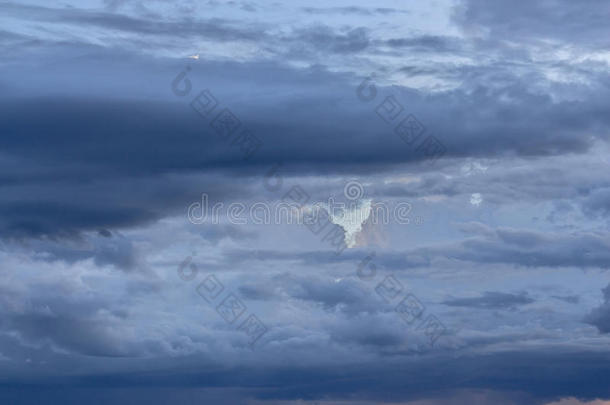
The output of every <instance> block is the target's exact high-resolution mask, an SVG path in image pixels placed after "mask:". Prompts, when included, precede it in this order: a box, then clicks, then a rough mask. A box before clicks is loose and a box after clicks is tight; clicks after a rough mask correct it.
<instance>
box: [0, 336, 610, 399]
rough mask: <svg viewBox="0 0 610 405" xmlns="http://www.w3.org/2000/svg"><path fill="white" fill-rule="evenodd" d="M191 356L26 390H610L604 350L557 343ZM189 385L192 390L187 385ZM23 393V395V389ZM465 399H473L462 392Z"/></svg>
mask: <svg viewBox="0 0 610 405" xmlns="http://www.w3.org/2000/svg"><path fill="white" fill-rule="evenodd" d="M369 333H371V332H369ZM193 360H196V359H185V358H181V359H177V360H168V361H166V364H165V365H164V367H163V366H162V365H161V364H157V365H154V363H150V362H149V363H148V365H149V367H151V366H152V367H155V371H154V372H150V371H149V372H145V373H144V372H140V371H137V372H136V371H130V372H116V373H113V374H111V375H109V374H104V375H102V374H100V375H95V374H94V375H86V376H80V377H76V378H75V377H63V376H57V375H55V376H53V377H50V378H47V379H46V382H47V384H50V385H46V384H40V385H33V384H31V383H30V384H29V386H30V390H37V389H43V390H44V389H46V390H49V391H48V392H50V394H49V395H51V396H49V397H46V398H47V399H49V398H66V399H68V400H69V398H70V396H71V395H74V394H76V392H71V390H79V389H83V388H89V389H92V388H98V389H101V388H103V389H105V390H107V391H110V392H114V390H116V389H117V388H121V389H122V390H124V391H125V392H124V393H123V394H122V395H123V396H122V397H123V398H130V399H134V398H142V397H143V396H144V397H145V395H146V394H145V393H144V392H141V391H140V392H139V391H138V387H143V386H144V387H157V389H158V388H159V387H163V388H165V389H173V390H175V391H176V392H177V393H180V392H182V395H184V393H183V391H184V390H189V391H190V392H191V393H192V395H194V396H195V398H190V399H188V397H186V396H185V398H187V401H191V402H185V403H188V404H190V403H193V404H195V403H201V401H202V400H209V399H210V398H214V397H213V396H212V395H213V394H211V393H210V392H206V391H205V389H206V388H208V389H209V388H217V389H218V388H222V387H224V388H228V387H230V388H231V392H233V393H234V394H236V393H240V394H241V397H240V398H236V399H234V401H235V402H229V401H230V399H229V400H227V401H226V402H225V401H224V400H223V403H229V404H233V403H234V404H243V403H246V402H247V399H258V400H268V401H273V400H299V399H301V400H312V401H313V400H346V399H349V398H359V399H360V400H368V401H375V402H383V401H393V402H398V401H409V400H417V399H424V398H431V399H433V400H436V401H439V402H440V403H443V402H442V401H447V400H449V399H450V398H452V397H453V398H455V397H456V396H457V397H460V396H461V395H459V394H458V393H457V392H456V391H457V390H490V391H497V392H498V394H497V397H496V398H495V400H494V402H493V403H500V404H502V403H506V404H511V405H514V404H519V405H524V404H531V405H534V404H544V403H548V402H551V401H553V400H556V399H557V398H560V397H562V396H574V397H578V398H581V399H582V400H593V399H595V398H599V397H607V396H608V395H610V391H609V390H608V387H607V385H606V384H603V381H604V380H603V379H604V376H605V375H607V373H608V372H610V370H609V368H608V360H609V358H608V355H607V354H603V353H599V352H586V351H578V350H565V349H563V348H561V347H552V348H549V349H547V350H539V351H533V350H529V351H505V352H503V353H494V354H485V355H476V354H469V355H464V356H459V357H456V356H452V355H447V354H439V355H434V356H420V357H411V358H408V357H406V356H403V357H401V358H400V361H392V360H390V359H388V358H386V359H381V360H378V361H377V362H375V363H371V364H367V365H363V364H357V365H341V366H337V365H331V366H326V367H306V366H299V365H298V364H294V365H291V366H287V365H285V366H273V367H268V366H267V367H265V368H264V369H261V367H258V368H256V369H254V368H249V367H246V366H241V367H231V366H228V365H227V366H223V365H211V364H206V363H205V362H204V363H200V364H202V366H200V367H198V368H196V367H194V364H193V363H192V361H193ZM160 366H161V367H160ZM167 370H171V371H167ZM56 384H61V385H62V389H63V390H67V391H63V392H61V391H55V392H53V391H52V390H51V387H52V386H53V385H56ZM13 386H14V385H13ZM66 387H70V388H66ZM260 387H264V388H260ZM113 389H114V390H113ZM193 389H198V391H192V390H193ZM77 392H78V391H77ZM479 392H480V391H479ZM525 392H527V394H525ZM11 393H13V395H14V388H13V390H11V389H10V388H9V387H7V386H4V387H3V388H1V389H0V395H3V396H4V397H5V398H6V397H8V396H9V395H10V394H11ZM519 393H520V394H519ZM129 394H131V395H129ZM195 394H197V395H195ZM21 395H23V397H25V398H28V399H29V397H28V395H27V394H26V393H25V392H22V393H21ZM106 395H112V394H106ZM115 395H119V394H115ZM23 397H22V398H23ZM111 397H112V398H116V397H114V396H111ZM102 398H106V396H102ZM95 401H99V402H95ZM501 401H506V402H501ZM89 402H90V403H94V404H97V403H100V404H101V403H111V402H107V401H106V402H104V401H103V400H101V399H100V398H98V397H97V396H92V397H91V398H90V399H89ZM206 402H207V401H206ZM148 403H151V404H155V405H156V404H165V403H169V402H166V398H165V397H164V396H162V397H161V398H157V399H150V402H148ZM271 403H273V402H271ZM450 403H455V402H450ZM464 403H465V404H468V403H472V402H470V401H468V400H467V399H465V400H464ZM483 403H486V402H483Z"/></svg>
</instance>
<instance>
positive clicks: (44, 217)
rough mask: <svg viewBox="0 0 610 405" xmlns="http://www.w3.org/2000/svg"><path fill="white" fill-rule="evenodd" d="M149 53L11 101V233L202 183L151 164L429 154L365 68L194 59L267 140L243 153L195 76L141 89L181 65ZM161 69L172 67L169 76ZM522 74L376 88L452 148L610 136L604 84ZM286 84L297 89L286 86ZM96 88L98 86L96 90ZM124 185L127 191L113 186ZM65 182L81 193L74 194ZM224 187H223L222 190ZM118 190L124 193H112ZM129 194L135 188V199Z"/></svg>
mask: <svg viewBox="0 0 610 405" xmlns="http://www.w3.org/2000/svg"><path fill="white" fill-rule="evenodd" d="M349 35H351V34H349ZM349 35H348V37H346V42H341V41H339V42H338V43H335V44H334V45H332V42H331V45H329V46H332V47H335V46H336V47H338V48H337V49H335V51H339V48H341V47H344V48H345V50H346V51H347V50H349V49H351V47H352V46H355V47H356V48H357V47H358V46H360V45H354V44H352V41H351V39H349ZM354 35H356V34H354ZM359 35H360V34H358V35H356V37H359ZM314 38H315V35H314V37H312V40H314ZM355 43H358V40H356V41H355ZM111 56H112V53H106V54H105V55H104V54H102V55H100V59H98V60H97V63H96V64H89V65H90V66H89V65H87V64H84V65H82V66H80V67H79V64H80V63H81V62H75V63H72V64H71V65H65V68H66V69H68V70H69V71H71V72H72V76H71V78H70V80H69V82H67V83H69V86H70V87H71V88H72V87H74V86H75V85H77V84H78V83H84V82H89V81H88V80H87V79H86V76H87V75H88V74H92V73H93V72H88V71H87V70H86V69H89V68H90V69H93V70H94V71H96V69H97V70H99V69H101V66H103V65H104V64H105V63H107V62H105V61H107V60H108V59H107V58H110V57H111ZM151 63H152V62H151V61H150V60H148V59H146V58H144V59H140V58H131V59H127V60H125V61H123V62H121V63H119V64H116V63H115V64H114V65H109V66H108V68H109V69H110V71H114V72H115V73H116V77H118V78H120V79H118V80H117V82H116V83H113V82H107V83H94V84H93V86H94V87H93V88H92V89H91V90H92V91H91V92H90V94H89V95H88V96H87V97H83V96H80V95H79V96H73V97H58V96H54V95H52V93H51V94H49V95H48V96H45V97H39V98H31V97H26V96H22V97H21V98H20V100H19V101H16V100H11V101H8V100H6V99H5V100H4V101H3V102H2V108H3V110H4V111H5V113H6V114H4V115H3V118H2V120H1V121H0V131H2V133H3V134H5V135H4V136H3V137H2V138H1V139H0V146H1V147H2V148H3V152H4V156H6V157H7V158H6V159H4V160H2V161H0V164H1V165H2V166H3V174H2V176H0V181H2V182H3V183H4V184H7V185H11V184H17V183H16V182H19V184H21V186H20V187H18V188H17V189H16V191H17V192H22V193H26V192H27V198H24V199H23V198H22V199H21V200H20V201H19V203H16V202H15V201H16V200H15V199H14V198H12V199H7V198H6V197H5V198H4V199H3V200H2V201H0V212H3V213H4V214H5V215H4V216H3V218H5V220H4V224H2V225H1V226H0V227H1V228H3V232H4V233H5V234H7V233H8V234H15V235H37V234H38V235H41V234H42V235H44V234H62V233H63V234H71V233H74V232H78V231H79V230H80V229H95V230H97V229H99V228H116V227H123V226H133V225H136V224H142V223H147V222H150V221H154V220H155V219H157V218H159V217H162V216H163V215H166V213H167V212H171V211H172V210H175V209H177V208H179V207H180V206H181V205H182V207H184V204H185V203H186V202H187V201H193V200H195V199H196V198H197V197H196V196H195V193H194V191H195V190H194V189H190V190H187V188H189V187H192V183H191V181H192V180H185V179H178V180H172V182H158V183H159V185H158V186H156V187H161V188H160V189H159V190H157V191H155V190H153V189H151V188H148V187H147V188H146V189H143V188H142V187H139V186H138V183H140V184H142V183H141V182H142V181H144V180H142V179H146V177H147V176H156V177H158V176H163V175H170V174H174V173H183V174H184V173H191V174H196V173H199V172H202V171H204V170H206V171H207V170H210V169H214V170H223V171H230V172H232V173H233V174H240V175H246V174H247V175H263V174H264V173H265V171H266V170H268V168H270V167H271V166H272V165H273V164H275V163H277V162H285V165H284V170H286V172H287V173H288V172H289V171H290V170H291V169H292V170H294V169H296V168H299V167H300V169H299V170H303V168H306V169H305V170H307V171H314V172H325V173H333V172H335V173H339V172H341V171H342V170H345V169H346V168H350V167H351V168H353V167H356V166H359V167H360V168H361V170H362V167H366V166H371V167H374V166H377V167H383V166H387V165H391V164H398V163H409V162H416V161H418V160H419V159H421V155H418V154H416V153H415V152H414V151H413V150H412V149H410V148H408V147H407V146H406V145H404V144H403V143H402V141H401V140H400V139H399V138H398V137H397V136H396V135H395V134H393V133H392V126H390V125H387V124H385V123H384V122H383V121H382V120H381V118H379V117H378V116H377V115H376V114H375V112H374V110H375V108H376V107H377V106H378V105H379V104H380V103H381V102H382V101H383V97H385V95H384V96H379V97H378V99H377V101H375V102H374V103H369V104H364V103H362V102H360V101H359V100H358V99H357V98H356V93H355V92H356V87H357V85H358V82H357V80H353V78H350V76H347V75H340V74H333V73H329V72H326V71H324V70H320V69H308V70H301V71H299V70H294V69H288V68H283V67H280V66H278V65H269V64H252V65H248V64H243V65H239V64H230V63H228V64H227V63H225V64H215V63H209V64H196V65H195V66H194V68H195V69H194V70H193V75H192V77H191V78H190V79H191V80H192V81H193V83H194V86H200V87H201V88H205V86H208V85H210V84H211V83H216V79H218V80H220V81H219V82H217V86H219V87H218V89H219V90H216V88H214V89H212V91H213V93H214V94H215V96H216V97H217V98H218V99H219V100H221V103H222V105H226V106H229V107H230V108H231V109H232V110H233V112H234V113H235V114H236V115H237V116H238V117H239V119H240V120H241V121H242V123H243V128H248V129H249V130H251V131H252V132H253V133H254V134H256V136H257V137H259V138H260V139H261V140H262V141H263V143H264V146H263V147H262V148H261V149H260V150H259V151H258V152H257V153H256V154H255V155H254V156H252V157H251V158H250V159H248V160H246V161H244V160H243V159H242V157H243V156H242V155H240V151H239V149H238V148H232V147H230V146H229V145H228V144H227V143H226V141H224V140H223V139H221V138H219V137H218V136H217V135H216V134H215V133H214V132H213V130H212V129H211V128H210V126H209V125H208V124H209V123H208V121H206V120H204V119H202V118H201V117H199V116H198V115H197V114H196V113H195V112H194V111H192V109H191V108H190V107H189V106H188V101H189V100H190V99H191V97H194V96H195V95H196V92H195V90H193V92H192V94H191V96H190V97H188V100H185V101H184V102H182V100H176V99H174V101H164V100H167V96H164V97H163V98H161V99H159V101H143V100H141V98H139V97H138V91H141V90H142V89H140V90H138V87H137V86H138V84H137V83H139V82H144V81H143V78H134V79H133V80H131V81H130V77H132V76H133V71H137V70H139V67H140V66H143V65H142V64H149V66H155V67H154V69H155V70H153V71H150V70H149V71H147V72H145V73H144V74H145V77H149V78H148V82H149V83H150V82H152V83H153V89H154V90H155V91H159V92H165V94H168V90H167V89H168V88H169V84H170V82H171V80H172V79H173V78H174V76H175V75H176V74H177V73H178V72H179V71H180V69H181V67H179V66H176V70H173V71H172V69H170V66H172V65H171V64H170V65H168V66H163V65H159V62H156V63H155V64H152V65H151ZM173 66H175V65H173ZM128 68H133V70H128ZM6 69H9V68H6ZM34 71H37V69H34ZM34 71H33V72H34ZM160 71H162V72H167V73H166V74H167V76H166V75H161V74H159V73H160ZM33 72H32V73H33ZM269 72H274V73H273V74H271V73H269ZM8 73H9V75H8V76H6V77H7V79H5V80H6V83H5V84H7V85H9V86H17V87H16V88H15V89H13V90H12V91H11V92H10V94H14V92H16V91H17V89H18V88H19V86H26V91H25V92H24V93H25V94H32V93H36V92H37V91H45V92H49V91H50V92H52V91H53V84H52V79H49V80H50V81H49V82H48V83H47V84H46V86H47V87H40V88H38V89H33V88H29V87H28V86H32V84H30V83H29V82H28V81H24V80H23V79H21V82H22V83H23V84H19V81H17V82H14V81H10V79H9V78H11V77H18V76H17V73H16V72H13V71H10V69H9V70H8ZM47 74H48V75H49V77H51V76H52V74H51V73H50V72H49V73H47ZM64 77H65V76H64ZM228 77H232V80H227V78H228ZM62 80H65V79H62ZM513 80H515V82H514V83H513V84H512V85H510V86H508V87H504V88H502V89H492V88H485V87H480V88H478V89H477V90H476V91H474V92H470V91H464V90H459V89H458V90H454V91H448V92H444V93H439V94H436V95H429V96H424V95H423V94H421V93H419V92H417V91H414V90H412V89H407V88H393V89H387V88H382V87H378V90H379V92H380V95H381V94H383V93H386V94H391V93H393V94H394V95H395V96H396V97H397V99H398V100H402V101H403V102H404V105H409V106H414V108H413V111H410V112H413V113H416V114H417V117H418V119H420V120H421V121H422V122H423V123H425V125H426V126H427V127H428V130H429V131H430V132H433V133H435V134H436V135H437V137H438V138H442V142H443V143H444V144H445V145H446V148H447V153H446V156H448V157H461V156H487V157H489V156H501V155H505V154H517V155H526V156H529V155H550V154H563V153H568V152H569V153H573V152H575V151H585V150H587V149H588V148H589V147H590V146H591V144H592V142H593V140H594V139H595V138H594V137H595V136H597V137H600V138H605V137H606V136H607V128H608V121H609V119H608V115H607V114H605V112H604V111H605V110H604V108H603V103H602V98H601V97H600V96H598V97H595V98H593V99H591V100H586V101H578V102H577V101H571V102H553V101H552V100H551V98H550V97H547V96H542V95H536V94H532V93H530V92H529V91H528V89H527V88H526V86H525V84H524V83H520V82H519V80H518V79H517V78H513ZM246 81H247V82H249V83H255V85H254V86H255V87H254V90H253V94H257V91H258V89H260V90H261V93H260V94H261V96H260V97H256V96H255V97H254V98H252V99H250V100H244V99H243V97H240V96H239V91H238V90H237V89H238V88H239V85H240V83H243V82H246ZM121 83H126V86H127V87H128V88H129V87H131V89H130V90H129V93H128V94H129V98H128V99H127V97H126V96H122V97H121V96H119V94H124V93H123V92H114V94H116V96H115V97H111V96H110V95H109V94H112V93H113V91H112V89H113V88H117V90H118V89H120V88H121ZM104 85H105V86H104ZM134 86H135V88H134ZM149 86H150V85H149ZM295 86H296V87H295ZM96 87H99V88H100V90H96ZM102 88H103V89H104V90H102ZM263 88H265V91H264V92H262V89H263ZM290 88H293V89H295V88H296V89H299V90H292V91H289V89H290ZM157 89H158V90H157ZM134 90H135V92H134ZM150 90H151V89H148V91H150ZM55 91H57V90H55ZM96 91H97V92H99V93H101V94H102V95H100V96H97V97H96V96H95V93H96ZM599 91H606V89H600V90H599ZM106 93H109V94H108V95H107V94H106ZM295 93H296V94H298V96H296V97H295V96H294V94H295ZM6 96H8V94H7V95H6ZM407 100H410V101H409V103H407ZM32 116H35V117H36V119H35V120H34V119H32ZM439 117H443V119H442V120H439ZM321 123H324V125H321ZM319 145H323V147H320V146H319ZM252 168H255V169H256V170H254V171H252V170H251V169H252ZM293 173H294V171H293ZM92 176H93V177H94V178H95V179H97V180H98V181H105V182H106V184H105V185H104V186H103V187H101V188H100V189H99V190H97V191H95V190H87V191H86V192H85V190H86V189H87V186H86V185H85V184H86V183H83V182H82V180H83V179H86V178H91V177H92ZM146 182H147V184H152V183H155V182H156V181H155V180H146ZM176 182H177V183H176ZM217 187H218V185H217ZM19 189H22V190H19ZM59 189H63V192H62V193H60V192H59ZM117 189H120V190H121V192H122V193H123V194H117V193H116V190H117ZM139 190H140V191H139ZM144 190H146V193H148V195H144V194H142V193H141V191H144ZM200 190H201V188H200ZM100 192H103V193H104V194H99V193H100ZM243 192H244V190H243V189H240V190H235V189H234V191H233V193H234V194H235V193H238V194H243ZM66 193H70V194H71V195H72V196H71V197H70V198H65V196H66V195H67V194H66ZM225 194H226V192H220V193H217V195H219V198H223V197H222V196H223V195H225ZM13 195H14V196H16V195H19V194H13ZM22 195H24V196H25V195H26V194H22ZM85 195H86V198H85ZM153 195H154V196H155V197H153ZM81 196H82V197H81ZM159 198H160V199H159ZM117 199H120V200H121V204H118V203H116V202H114V203H113V200H117ZM45 200H46V202H45V203H41V202H40V201H45ZM101 201H103V204H102V203H100V202H101ZM129 201H134V202H136V201H137V202H138V205H137V206H136V205H131V204H130V203H129Z"/></svg>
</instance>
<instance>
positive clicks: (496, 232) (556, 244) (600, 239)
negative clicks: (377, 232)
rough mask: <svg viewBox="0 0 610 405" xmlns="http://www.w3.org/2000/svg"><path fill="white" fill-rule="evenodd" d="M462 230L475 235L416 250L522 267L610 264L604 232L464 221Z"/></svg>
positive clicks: (430, 253) (608, 240)
mask: <svg viewBox="0 0 610 405" xmlns="http://www.w3.org/2000/svg"><path fill="white" fill-rule="evenodd" d="M463 230H464V231H466V232H468V233H472V234H476V235H478V236H476V237H473V238H468V239H465V240H463V241H461V242H459V243H458V244H456V245H452V246H446V247H444V248H439V247H435V248H431V249H429V250H427V249H422V250H419V251H418V253H420V254H422V255H432V256H435V255H439V256H441V257H442V256H444V257H447V258H452V259H458V260H465V261H471V262H476V263H506V264H517V265H520V266H526V267H544V266H548V267H566V266H573V267H580V268H587V267H601V268H604V269H607V268H610V254H609V253H608V252H610V250H609V248H610V237H609V236H608V234H607V233H592V232H591V233H586V232H574V233H550V232H538V231H530V230H519V229H511V228H497V229H493V228H490V227H487V226H485V225H482V224H471V225H466V226H464V227H463Z"/></svg>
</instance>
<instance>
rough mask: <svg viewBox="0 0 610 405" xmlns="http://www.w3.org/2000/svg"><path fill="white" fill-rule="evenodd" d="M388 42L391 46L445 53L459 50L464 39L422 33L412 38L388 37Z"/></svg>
mask: <svg viewBox="0 0 610 405" xmlns="http://www.w3.org/2000/svg"><path fill="white" fill-rule="evenodd" d="M386 44H387V45H388V46H390V47H394V48H408V49H410V50H414V51H417V52H433V53H444V52H457V51H459V50H460V48H461V45H462V41H461V40H460V39H459V38H456V37H443V36H434V35H422V36H418V37H410V38H393V39H388V40H386Z"/></svg>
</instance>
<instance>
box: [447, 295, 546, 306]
mask: <svg viewBox="0 0 610 405" xmlns="http://www.w3.org/2000/svg"><path fill="white" fill-rule="evenodd" d="M532 302H534V299H532V298H530V297H528V295H527V294H526V293H521V294H510V293H503V292H495V291H488V292H485V293H483V295H482V296H480V297H473V298H452V299H449V300H445V301H443V304H445V305H449V306H451V307H471V308H482V309H510V308H514V307H517V306H519V305H526V304H531V303H532Z"/></svg>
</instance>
